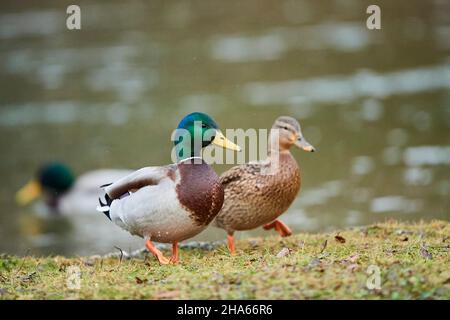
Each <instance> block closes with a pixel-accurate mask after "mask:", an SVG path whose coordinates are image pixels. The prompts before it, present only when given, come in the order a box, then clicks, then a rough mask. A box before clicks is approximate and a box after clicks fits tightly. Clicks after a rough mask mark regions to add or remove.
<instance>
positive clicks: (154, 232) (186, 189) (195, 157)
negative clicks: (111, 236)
mask: <svg viewBox="0 0 450 320" xmlns="http://www.w3.org/2000/svg"><path fill="white" fill-rule="evenodd" d="M208 133H209V134H208ZM174 140H175V142H174V144H175V149H174V150H175V152H176V157H177V162H176V163H175V164H170V165H166V166H160V167H146V168H142V169H140V170H138V171H136V172H133V173H131V174H130V175H128V176H126V177H124V178H122V179H120V180H118V181H116V182H114V183H112V184H110V185H107V186H102V187H104V190H105V200H104V201H105V202H102V201H100V207H99V208H98V210H99V211H102V212H104V213H105V215H106V216H107V217H108V218H109V219H110V220H111V221H112V222H114V223H115V224H116V225H118V226H120V227H121V228H123V229H125V230H127V231H128V232H130V233H131V234H132V235H137V236H140V237H143V238H144V239H145V245H146V247H147V249H148V250H149V251H150V252H151V253H152V254H153V255H154V256H155V257H156V258H157V259H158V261H159V262H160V263H161V264H168V263H170V262H171V263H177V262H178V260H179V259H178V242H179V241H183V240H186V239H188V238H191V237H193V236H195V235H197V234H198V233H200V232H201V231H202V230H203V229H205V228H206V227H207V226H208V224H209V223H210V222H211V221H212V220H213V219H214V218H215V216H216V215H217V214H218V213H219V210H220V208H221V207H222V204H223V199H224V192H223V188H222V186H221V184H220V182H219V176H218V175H217V174H216V172H215V171H214V170H213V169H212V168H211V167H210V166H209V165H208V164H207V163H206V162H204V161H203V159H202V158H201V157H200V154H201V149H202V148H204V147H206V146H208V145H210V144H211V143H212V144H216V145H218V146H221V147H224V148H228V149H232V150H238V151H239V150H240V148H239V147H238V146H237V145H235V144H234V143H232V142H231V141H229V140H228V139H226V138H225V137H224V135H223V134H222V133H221V131H220V130H219V128H218V126H217V124H216V123H215V122H214V120H213V119H211V117H209V116H208V115H206V114H204V113H199V112H194V113H191V114H189V115H187V116H186V117H184V118H183V119H182V120H181V122H180V123H179V125H178V128H177V130H176V133H175V139H174ZM199 141H201V143H198V142H199ZM152 241H156V242H163V243H172V258H171V259H170V260H169V259H167V258H166V257H164V256H163V254H162V253H161V251H159V250H158V249H157V248H156V247H155V245H154V244H153V242H152Z"/></svg>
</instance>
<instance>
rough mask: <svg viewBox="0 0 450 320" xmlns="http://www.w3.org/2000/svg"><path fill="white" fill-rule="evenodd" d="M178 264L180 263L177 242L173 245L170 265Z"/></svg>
mask: <svg viewBox="0 0 450 320" xmlns="http://www.w3.org/2000/svg"><path fill="white" fill-rule="evenodd" d="M178 262H180V259H179V257H178V241H175V242H174V243H172V258H170V263H172V264H177V263H178Z"/></svg>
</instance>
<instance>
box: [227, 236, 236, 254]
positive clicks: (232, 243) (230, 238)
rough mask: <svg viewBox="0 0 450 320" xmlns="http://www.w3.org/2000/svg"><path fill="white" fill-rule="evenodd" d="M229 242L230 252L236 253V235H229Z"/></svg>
mask: <svg viewBox="0 0 450 320" xmlns="http://www.w3.org/2000/svg"><path fill="white" fill-rule="evenodd" d="M227 243H228V250H229V251H230V254H234V252H235V251H236V248H235V246H234V237H233V235H232V234H229V235H227Z"/></svg>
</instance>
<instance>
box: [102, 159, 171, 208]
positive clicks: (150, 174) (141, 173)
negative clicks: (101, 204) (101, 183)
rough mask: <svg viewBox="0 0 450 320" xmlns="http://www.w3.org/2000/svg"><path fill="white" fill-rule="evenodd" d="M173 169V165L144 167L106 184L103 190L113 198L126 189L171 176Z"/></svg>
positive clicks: (138, 187)
mask: <svg viewBox="0 0 450 320" xmlns="http://www.w3.org/2000/svg"><path fill="white" fill-rule="evenodd" d="M174 170H175V168H174V167H173V166H164V167H145V168H142V169H139V170H137V171H135V172H133V173H131V174H129V175H127V176H125V177H123V178H121V179H119V180H117V181H116V182H114V183H112V184H110V185H108V186H106V187H105V192H106V194H107V195H108V196H109V197H110V198H111V199H112V200H114V199H117V198H119V197H120V196H122V195H123V194H125V193H127V192H128V191H131V190H137V189H140V188H142V187H145V186H149V185H156V184H158V183H159V182H160V181H161V180H162V179H164V178H168V177H169V178H172V177H173V176H174V173H175V172H174Z"/></svg>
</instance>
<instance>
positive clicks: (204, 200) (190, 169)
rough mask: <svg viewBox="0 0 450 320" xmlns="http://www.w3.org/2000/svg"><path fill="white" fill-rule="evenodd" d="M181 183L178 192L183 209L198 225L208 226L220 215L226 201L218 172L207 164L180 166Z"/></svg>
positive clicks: (187, 162) (185, 164) (189, 163)
mask: <svg viewBox="0 0 450 320" xmlns="http://www.w3.org/2000/svg"><path fill="white" fill-rule="evenodd" d="M178 170H179V172H180V178H181V180H180V182H179V184H178V185H177V188H176V192H177V195H178V199H179V200H180V203H181V205H182V206H183V207H185V208H186V209H187V210H188V211H189V212H190V213H191V218H192V219H193V220H194V221H195V222H196V223H197V224H198V225H208V224H209V223H210V222H211V221H212V219H214V218H215V217H216V215H217V213H219V210H220V208H221V207H222V204H223V201H224V191H223V187H222V186H221V184H220V182H219V177H218V175H217V174H216V172H215V171H214V170H213V169H212V168H211V167H210V166H209V165H207V164H206V163H205V162H203V160H202V163H201V164H194V163H191V162H190V161H185V162H182V163H180V164H178Z"/></svg>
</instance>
